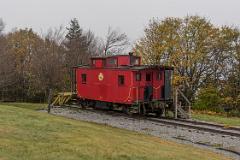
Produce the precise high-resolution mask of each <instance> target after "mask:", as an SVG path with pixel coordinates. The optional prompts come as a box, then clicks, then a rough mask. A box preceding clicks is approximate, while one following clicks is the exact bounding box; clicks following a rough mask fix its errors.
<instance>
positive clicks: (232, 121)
mask: <svg viewBox="0 0 240 160" xmlns="http://www.w3.org/2000/svg"><path fill="white" fill-rule="evenodd" d="M192 118H193V119H196V120H201V121H207V122H214V123H220V124H224V125H227V126H240V118H238V117H227V116H223V115H209V114H203V113H198V112H195V113H193V115H192Z"/></svg>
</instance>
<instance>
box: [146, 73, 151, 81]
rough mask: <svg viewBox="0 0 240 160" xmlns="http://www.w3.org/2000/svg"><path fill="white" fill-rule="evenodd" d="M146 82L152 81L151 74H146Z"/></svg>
mask: <svg viewBox="0 0 240 160" xmlns="http://www.w3.org/2000/svg"><path fill="white" fill-rule="evenodd" d="M146 81H151V74H150V73H147V74H146Z"/></svg>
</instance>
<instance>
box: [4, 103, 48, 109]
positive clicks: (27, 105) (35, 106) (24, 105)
mask: <svg viewBox="0 0 240 160" xmlns="http://www.w3.org/2000/svg"><path fill="white" fill-rule="evenodd" d="M0 105H5V106H6V105H7V106H14V107H20V108H26V109H32V110H42V109H45V108H47V106H48V105H47V104H41V103H19V102H10V103H8V102H2V103H0Z"/></svg>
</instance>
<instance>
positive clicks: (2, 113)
mask: <svg viewBox="0 0 240 160" xmlns="http://www.w3.org/2000/svg"><path fill="white" fill-rule="evenodd" d="M0 159H1V160H2V159H3V160H23V159H24V160H26V159H29V160H39V159H41V160H48V159H51V160H61V159H62V160H66V159H68V160H79V159H87V160H88V159H97V160H101V159H116V160H119V159H144V160H150V159H153V160H154V159H164V160H175V159H176V160H209V159H212V160H220V159H221V160H225V159H226V160H227V158H224V157H223V156H222V155H218V154H215V153H212V152H210V151H206V150H202V149H197V148H193V147H192V146H188V145H182V144H176V143H174V142H168V141H165V140H161V139H159V138H156V137H152V136H148V135H143V134H139V133H135V132H130V131H126V130H121V129H117V128H112V127H109V126H105V125H98V124H93V123H87V122H81V121H75V120H71V119H66V118H63V117H56V116H52V115H48V114H46V113H40V112H36V111H33V110H28V109H23V108H18V107H13V106H6V105H0Z"/></svg>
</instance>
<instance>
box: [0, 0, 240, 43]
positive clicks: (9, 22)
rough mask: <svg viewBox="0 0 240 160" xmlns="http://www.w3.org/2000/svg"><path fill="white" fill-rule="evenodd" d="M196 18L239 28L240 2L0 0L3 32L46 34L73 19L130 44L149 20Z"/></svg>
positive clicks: (202, 0)
mask: <svg viewBox="0 0 240 160" xmlns="http://www.w3.org/2000/svg"><path fill="white" fill-rule="evenodd" d="M196 14H197V15H200V16H205V17H207V18H208V19H210V20H211V21H212V22H213V23H214V24H216V25H235V26H240V0H164V1H163V0H0V18H2V19H3V20H4V22H5V23H6V31H10V30H11V29H12V28H14V27H17V28H25V27H28V28H30V27H31V28H33V29H34V30H35V31H37V32H39V33H40V32H46V31H47V30H48V28H50V27H58V26H60V25H64V26H66V25H67V24H68V23H69V21H70V19H72V18H73V17H76V18H77V19H78V20H79V23H80V25H81V26H82V27H83V28H85V29H91V30H92V31H93V32H95V33H96V34H97V35H98V36H104V35H105V34H106V32H107V28H108V26H112V27H114V28H119V29H120V30H121V31H122V32H125V33H126V34H127V35H128V36H129V37H130V39H131V40H132V41H135V40H136V39H138V38H139V37H140V36H141V35H143V29H144V27H145V26H146V25H147V24H148V21H149V20H150V19H151V18H153V17H158V18H160V19H163V18H165V17H169V16H171V17H173V16H174V17H183V16H186V15H196Z"/></svg>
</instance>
